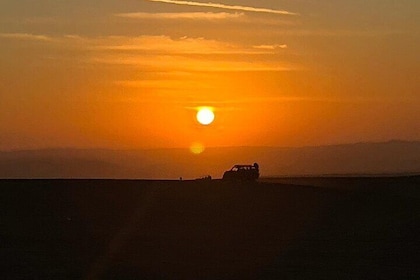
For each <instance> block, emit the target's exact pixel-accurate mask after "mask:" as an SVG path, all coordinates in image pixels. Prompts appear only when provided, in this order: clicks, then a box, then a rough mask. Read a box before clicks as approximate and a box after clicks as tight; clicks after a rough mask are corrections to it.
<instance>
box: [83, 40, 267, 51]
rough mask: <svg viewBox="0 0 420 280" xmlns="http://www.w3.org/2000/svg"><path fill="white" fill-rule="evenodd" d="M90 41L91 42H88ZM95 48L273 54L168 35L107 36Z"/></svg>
mask: <svg viewBox="0 0 420 280" xmlns="http://www.w3.org/2000/svg"><path fill="white" fill-rule="evenodd" d="M87 43H89V42H87ZM90 45H94V46H93V47H92V48H91V49H94V50H110V51H111V50H112V51H139V52H140V51H143V52H148V53H149V54H153V53H166V54H208V55H210V54H249V55H252V54H271V53H272V52H270V50H256V49H253V48H252V49H251V48H244V47H241V46H236V45H233V44H229V43H225V42H220V41H215V40H206V39H204V38H188V37H182V38H179V39H172V38H170V37H168V36H139V37H107V38H103V39H101V40H96V41H94V42H91V43H90Z"/></svg>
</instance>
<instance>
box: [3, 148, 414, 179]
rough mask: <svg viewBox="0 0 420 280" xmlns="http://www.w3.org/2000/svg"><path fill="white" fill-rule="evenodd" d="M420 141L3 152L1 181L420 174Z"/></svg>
mask: <svg viewBox="0 0 420 280" xmlns="http://www.w3.org/2000/svg"><path fill="white" fill-rule="evenodd" d="M419 151H420V141H416V142H414V141H412V142H406V141H391V142H382V143H356V144H348V145H332V146H318V147H294V148H292V147H289V148H286V147H219V148H207V149H204V150H189V149H186V148H185V149H176V148H172V149H148V150H112V149H47V150H26V151H25V150H23V151H9V152H0V178H104V179H106V178H108V179H116V178H119V179H123V178H126V179H179V178H180V177H183V178H184V179H194V178H199V177H202V176H205V175H211V176H212V177H213V178H221V177H222V175H223V172H224V171H225V170H228V169H230V168H231V167H232V166H233V165H234V164H253V163H254V162H258V163H259V165H260V173H261V176H263V177H277V176H299V175H302V176H303V175H304V176H319V175H346V174H347V175H356V174H359V175H369V174H372V175H375V174H376V175H379V174H419V173H420V152H419Z"/></svg>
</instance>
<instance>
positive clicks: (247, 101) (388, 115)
mask: <svg viewBox="0 0 420 280" xmlns="http://www.w3.org/2000/svg"><path fill="white" fill-rule="evenodd" d="M68 2H69V3H64V2H62V1H60V2H57V1H52V0H41V1H38V2H37V4H36V5H34V4H33V2H32V1H29V0H24V1H12V0H6V1H2V2H1V3H0V98H1V99H0V101H1V102H0V149H1V150H10V149H35V148H49V147H79V148H116V149H119V148H123V149H137V148H154V147H166V148H171V147H185V148H188V147H190V146H191V145H192V144H193V143H201V144H203V145H204V146H206V147H208V146H305V145H323V144H336V143H351V142H361V141H387V140H390V139H402V140H419V139H420V95H419V93H420V83H419V82H418V77H419V76H420V59H419V57H420V56H419V54H418V47H419V45H420V44H419V43H420V40H419V38H420V34H419V30H420V17H419V16H418V11H419V10H420V4H419V2H418V1H416V0H403V1H398V2H396V1H390V0H384V1H381V2H380V3H379V4H378V2H377V1H373V0H367V1H335V2H334V3H331V1H326V0H325V1H324V0H321V1H316V2H313V1H291V0H290V1H288V0H286V1H274V0H264V1H249V0H248V1H246V0H236V1H232V0H230V1H227V0H226V1H221V2H213V4H208V3H207V1H189V2H186V1H172V0H165V1H163V0H162V1H161V0H159V1H158V0H156V1H150V0H149V1H147V0H140V1H139V0H136V1H134V0H128V1H111V0H103V1H99V0H97V1H96V0H95V1H94V0H93V1H68ZM85 2H86V3H85ZM206 3H207V4H206ZM199 106H211V107H213V108H214V112H215V115H216V119H215V121H214V123H213V124H211V125H209V126H202V125H199V124H198V123H197V121H196V119H195V115H196V112H197V111H196V108H197V107H199Z"/></svg>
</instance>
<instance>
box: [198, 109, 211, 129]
mask: <svg viewBox="0 0 420 280" xmlns="http://www.w3.org/2000/svg"><path fill="white" fill-rule="evenodd" d="M197 121H198V122H199V123H200V124H202V125H209V124H211V123H212V122H213V121H214V113H213V109H212V108H209V107H201V108H198V112H197Z"/></svg>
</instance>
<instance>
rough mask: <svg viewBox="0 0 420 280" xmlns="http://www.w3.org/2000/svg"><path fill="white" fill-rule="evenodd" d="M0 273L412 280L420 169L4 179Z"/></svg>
mask: <svg viewBox="0 0 420 280" xmlns="http://www.w3.org/2000/svg"><path fill="white" fill-rule="evenodd" d="M0 192H1V195H0V240H1V242H0V275H1V278H2V279H419V278H420V265H419V259H420V242H419V239H420V238H419V236H420V177H419V176H407V177H394V178H393V177H380V178H371V177H366V178H356V177H353V178H342V177H341V178H332V177H331V178H327V177H317V178H309V177H307V178H276V179H261V180H260V181H259V182H256V183H241V182H238V183H227V182H223V181H220V180H212V181H144V180H0Z"/></svg>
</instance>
